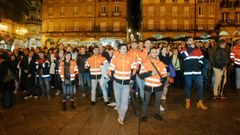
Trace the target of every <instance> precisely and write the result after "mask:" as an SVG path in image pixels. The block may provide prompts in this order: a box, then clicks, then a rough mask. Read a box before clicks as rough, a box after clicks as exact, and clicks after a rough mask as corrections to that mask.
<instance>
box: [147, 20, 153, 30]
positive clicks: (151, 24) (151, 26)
mask: <svg viewBox="0 0 240 135" xmlns="http://www.w3.org/2000/svg"><path fill="white" fill-rule="evenodd" d="M153 26H154V21H153V20H152V19H150V20H148V30H153Z"/></svg>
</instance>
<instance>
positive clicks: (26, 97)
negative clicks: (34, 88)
mask: <svg viewBox="0 0 240 135" xmlns="http://www.w3.org/2000/svg"><path fill="white" fill-rule="evenodd" d="M29 98H32V95H30V96H25V97H24V99H29Z"/></svg>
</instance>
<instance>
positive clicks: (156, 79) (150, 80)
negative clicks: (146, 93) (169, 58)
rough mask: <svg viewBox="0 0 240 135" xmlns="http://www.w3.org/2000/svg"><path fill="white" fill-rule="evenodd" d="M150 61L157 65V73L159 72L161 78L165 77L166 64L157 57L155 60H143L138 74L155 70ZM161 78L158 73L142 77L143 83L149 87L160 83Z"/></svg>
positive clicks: (157, 85)
mask: <svg viewBox="0 0 240 135" xmlns="http://www.w3.org/2000/svg"><path fill="white" fill-rule="evenodd" d="M151 62H153V63H154V65H155V66H156V67H157V69H158V71H159V73H160V74H161V78H162V77H167V69H166V66H165V64H164V63H162V62H161V61H160V60H159V59H156V60H153V59H149V60H147V61H145V62H144V63H143V64H142V66H141V69H140V74H142V73H146V72H149V71H154V70H155V68H154V67H153V65H152V63H151ZM161 78H160V76H159V75H158V74H155V75H154V76H152V75H151V76H149V77H147V78H145V79H144V81H145V85H146V86H149V87H159V86H161V85H162V83H161Z"/></svg>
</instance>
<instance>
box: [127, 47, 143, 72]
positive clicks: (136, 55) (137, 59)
mask: <svg viewBox="0 0 240 135" xmlns="http://www.w3.org/2000/svg"><path fill="white" fill-rule="evenodd" d="M140 53H141V52H140V51H139V50H133V49H131V50H130V51H129V52H128V55H129V56H131V57H132V58H133V59H134V61H135V62H136V63H137V68H138V67H139V65H140V64H141V58H140Z"/></svg>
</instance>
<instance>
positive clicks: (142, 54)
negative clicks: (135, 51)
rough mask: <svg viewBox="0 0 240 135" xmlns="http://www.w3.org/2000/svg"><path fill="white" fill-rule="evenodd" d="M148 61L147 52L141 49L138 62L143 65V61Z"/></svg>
mask: <svg viewBox="0 0 240 135" xmlns="http://www.w3.org/2000/svg"><path fill="white" fill-rule="evenodd" d="M148 59H150V57H149V55H148V52H147V49H145V48H143V50H142V51H140V53H139V60H140V63H141V64H142V63H144V62H145V61H147V60H148Z"/></svg>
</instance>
